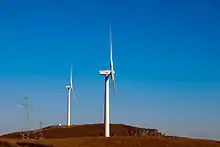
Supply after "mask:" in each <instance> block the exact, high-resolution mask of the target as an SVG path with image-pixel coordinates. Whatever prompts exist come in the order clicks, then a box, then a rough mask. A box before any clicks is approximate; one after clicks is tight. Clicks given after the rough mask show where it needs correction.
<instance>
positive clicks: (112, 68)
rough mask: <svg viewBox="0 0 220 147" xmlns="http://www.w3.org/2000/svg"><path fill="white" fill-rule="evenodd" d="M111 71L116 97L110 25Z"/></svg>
mask: <svg viewBox="0 0 220 147" xmlns="http://www.w3.org/2000/svg"><path fill="white" fill-rule="evenodd" d="M110 70H111V79H112V85H113V90H114V97H115V94H116V89H115V75H114V66H113V57H112V26H111V24H110Z"/></svg>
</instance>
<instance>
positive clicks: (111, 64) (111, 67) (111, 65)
mask: <svg viewBox="0 0 220 147" xmlns="http://www.w3.org/2000/svg"><path fill="white" fill-rule="evenodd" d="M110 69H111V71H113V70H114V67H113V59H112V27H111V24H110Z"/></svg>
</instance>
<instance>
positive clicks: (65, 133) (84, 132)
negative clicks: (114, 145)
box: [1, 124, 160, 139]
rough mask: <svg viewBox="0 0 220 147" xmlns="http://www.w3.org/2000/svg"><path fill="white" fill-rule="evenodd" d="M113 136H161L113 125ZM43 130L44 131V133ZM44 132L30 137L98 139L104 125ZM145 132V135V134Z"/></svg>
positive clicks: (126, 126) (76, 126)
mask: <svg viewBox="0 0 220 147" xmlns="http://www.w3.org/2000/svg"><path fill="white" fill-rule="evenodd" d="M110 129H111V136H140V135H142V136H143V135H147V136H158V135H160V134H159V133H158V131H157V130H156V129H144V128H137V127H133V126H128V125H122V124H111V126H110ZM42 130H43V131H42ZM42 130H33V131H30V136H31V137H33V138H39V137H40V136H41V135H42V136H43V137H44V138H47V139H49V138H70V137H98V136H104V125H103V124H87V125H72V126H70V127H67V126H50V127H46V128H43V129H42ZM144 132H145V133H144ZM1 137H3V138H14V139H15V138H16V139H19V138H21V132H16V133H11V134H6V135H3V136H1Z"/></svg>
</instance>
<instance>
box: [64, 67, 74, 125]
mask: <svg viewBox="0 0 220 147" xmlns="http://www.w3.org/2000/svg"><path fill="white" fill-rule="evenodd" d="M72 86H73V84H72V68H71V69H70V85H68V86H66V88H67V89H68V102H67V105H68V106H67V126H70V116H71V112H70V111H71V110H70V95H71V92H73V94H74V91H73V87H72ZM74 97H75V99H76V96H75V94H74Z"/></svg>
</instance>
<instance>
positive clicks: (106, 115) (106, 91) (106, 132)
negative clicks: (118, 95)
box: [99, 25, 115, 137]
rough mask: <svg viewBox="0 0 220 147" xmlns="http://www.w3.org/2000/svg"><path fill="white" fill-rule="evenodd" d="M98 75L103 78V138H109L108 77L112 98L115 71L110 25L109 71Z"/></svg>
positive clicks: (102, 71) (103, 71)
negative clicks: (111, 87)
mask: <svg viewBox="0 0 220 147" xmlns="http://www.w3.org/2000/svg"><path fill="white" fill-rule="evenodd" d="M99 73H100V75H104V76H105V108H104V109H105V110H104V111H105V112H104V124H105V137H109V136H110V124H109V123H110V120H109V77H110V76H111V80H112V84H113V88H114V96H115V77H114V74H115V71H114V67H113V59H112V34H111V25H110V69H108V70H100V71H99Z"/></svg>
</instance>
